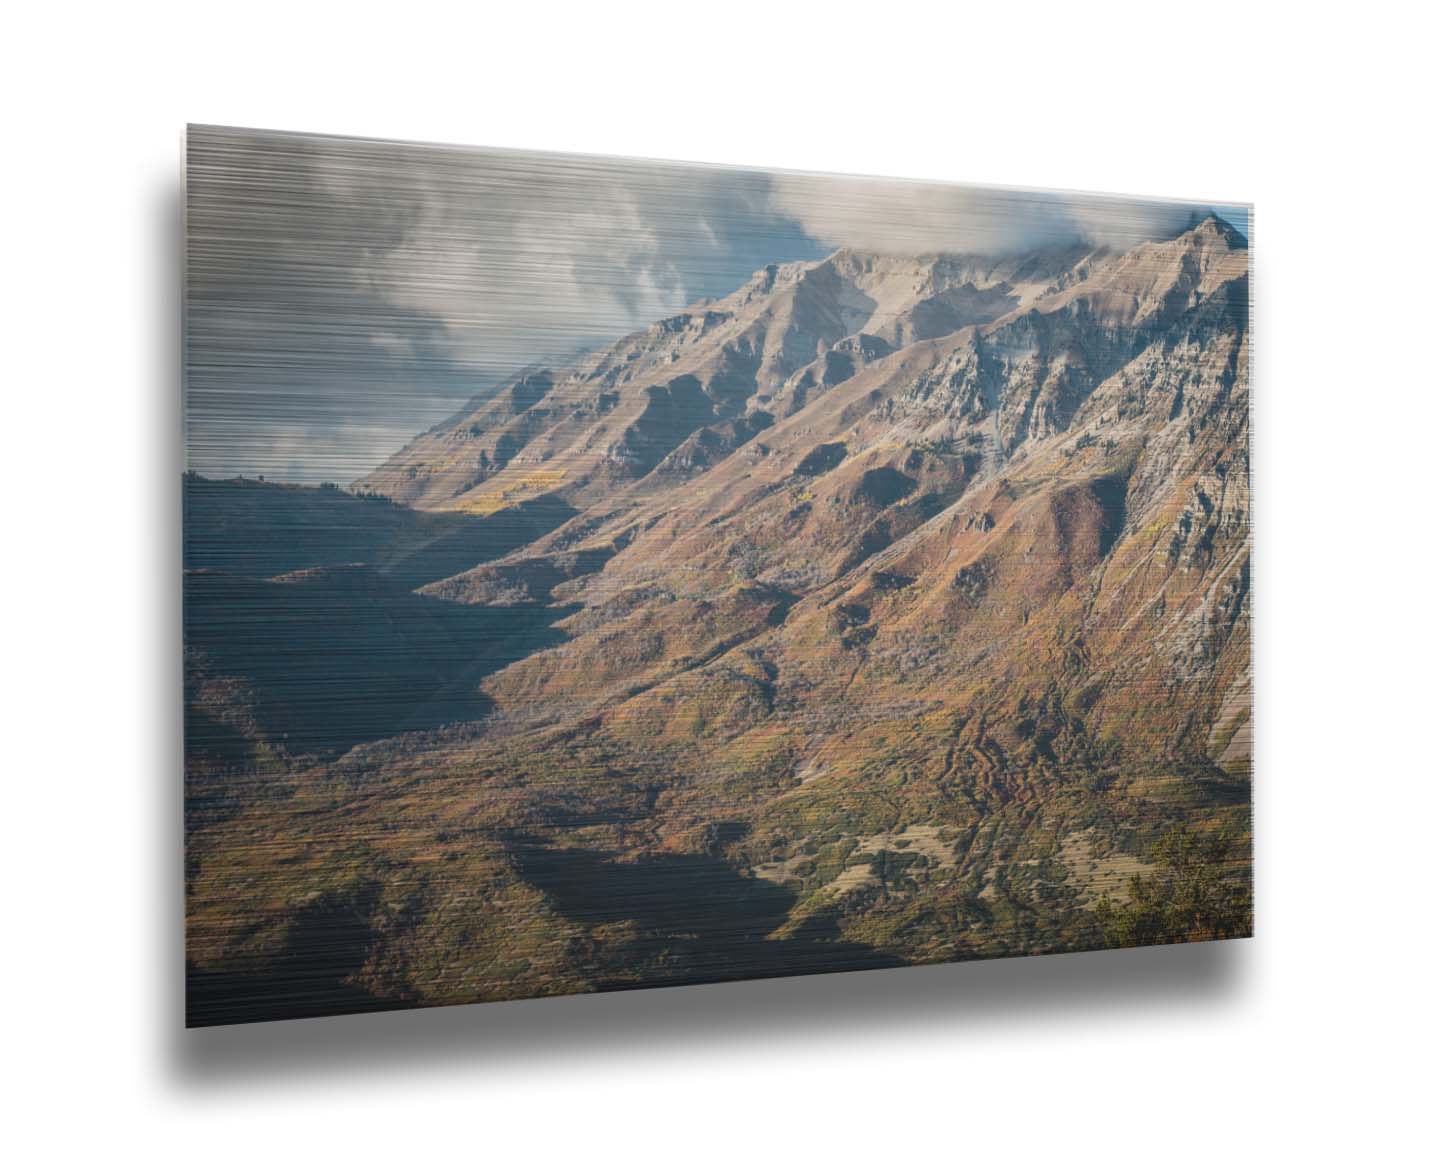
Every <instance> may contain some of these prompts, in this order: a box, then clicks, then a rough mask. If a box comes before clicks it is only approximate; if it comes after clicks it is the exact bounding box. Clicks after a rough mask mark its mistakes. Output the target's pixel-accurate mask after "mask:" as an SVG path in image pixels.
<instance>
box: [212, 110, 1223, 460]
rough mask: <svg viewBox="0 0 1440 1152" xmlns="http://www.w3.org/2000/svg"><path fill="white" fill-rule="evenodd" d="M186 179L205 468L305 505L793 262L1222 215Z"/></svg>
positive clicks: (702, 182)
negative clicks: (539, 379)
mask: <svg viewBox="0 0 1440 1152" xmlns="http://www.w3.org/2000/svg"><path fill="white" fill-rule="evenodd" d="M186 172H187V177H186V182H187V189H186V216H187V219H186V228H187V247H186V278H187V285H186V307H187V313H186V348H185V355H186V455H187V466H188V467H191V468H195V469H198V470H199V471H201V472H203V473H205V474H206V475H211V476H234V475H237V474H243V475H246V476H254V475H256V474H264V475H265V476H266V478H267V479H271V480H287V481H295V482H304V483H317V482H319V481H322V480H332V481H337V482H341V483H343V482H347V481H350V480H354V479H357V478H358V477H360V476H361V475H363V474H364V473H366V472H368V471H369V470H370V469H371V468H373V467H374V466H375V465H377V464H379V463H380V462H381V461H382V460H384V459H385V457H387V456H388V455H389V454H390V453H391V452H393V451H395V450H396V449H397V448H399V447H401V446H402V445H403V444H404V443H405V442H406V441H408V440H409V439H410V438H411V437H412V436H414V435H415V434H416V433H418V432H421V431H424V430H425V429H426V428H429V427H431V426H432V425H434V424H436V423H437V422H439V421H440V420H443V419H445V418H446V417H447V416H449V415H451V414H452V413H453V412H454V411H455V410H456V409H458V408H459V407H460V406H461V405H462V404H464V403H465V402H466V401H467V400H469V399H470V398H471V397H472V396H474V395H476V394H477V393H480V392H483V391H485V390H486V389H488V388H492V387H494V386H495V385H496V384H497V383H498V382H499V381H501V380H503V379H504V378H505V377H507V376H509V375H510V374H511V373H513V372H514V371H516V370H517V369H518V368H521V367H523V366H525V365H526V364H529V363H532V362H534V361H537V360H547V359H561V358H564V357H567V356H570V355H573V354H574V353H575V352H576V351H578V350H580V349H582V348H585V347H593V346H596V345H600V344H604V343H606V342H608V341H610V340H613V339H615V338H616V337H618V336H621V335H623V334H624V333H626V332H629V331H632V330H633V329H635V328H638V327H642V326H644V325H645V324H648V323H650V322H651V321H654V320H657V319H659V318H661V317H663V316H666V315H668V314H670V313H672V312H674V311H675V310H677V309H679V308H681V307H683V306H684V305H686V304H689V303H691V302H692V301H694V300H696V299H698V298H700V297H702V296H721V295H724V294H726V293H728V292H730V291H732V290H733V289H735V288H736V287H738V286H739V285H740V284H741V283H743V282H744V281H745V280H746V279H748V277H749V276H750V274H751V273H752V272H753V271H754V270H755V269H757V268H759V267H761V266H763V265H765V264H767V263H769V262H771V261H785V260H796V259H817V258H819V257H821V256H823V255H825V254H826V253H827V252H829V251H832V250H833V249H835V248H838V247H842V246H849V247H856V248H869V249H878V250H882V251H887V252H897V253H916V254H919V253H925V252H935V251H983V252H1002V251H1014V250H1018V249H1023V248H1027V247H1038V246H1042V245H1046V244H1054V243H1064V242H1069V241H1073V240H1075V239H1086V240H1089V241H1092V242H1094V243H1102V244H1107V245H1110V246H1112V247H1116V248H1125V247H1129V246H1131V245H1133V244H1135V243H1138V242H1140V241H1142V240H1146V239H1151V238H1155V237H1161V236H1166V235H1172V234H1174V233H1175V232H1177V231H1179V230H1180V229H1182V228H1184V227H1185V226H1186V224H1187V223H1188V222H1189V221H1190V220H1191V219H1192V218H1193V216H1194V214H1195V213H1196V212H1197V211H1205V210H1206V209H1207V208H1208V206H1206V205H1198V204H1175V203H1161V202H1152V201H1142V200H1133V199H1118V198H1102V197H1088V196H1077V195H1069V194H1066V195H1052V194H1045V193H1038V192H1033V191H1018V190H1012V189H997V188H980V187H969V186H962V185H937V184H923V183H916V182H907V181H893V180H879V179H869V178H859V177H836V176H817V175H811V174H800V173H768V172H758V171H745V170H739V169H725V168H710V167H700V166H689V165H678V164H656V163H649V162H639V161H626V160H613V159H602V158H594V157H583V156H562V155H553V154H546V153H517V152H501V151H493V150H484V149H466V148H448V147H437V146H431V145H413V144H397V143H392V142H381V141H365V140H354V139H343V138H335V137H323V136H305V135H292V134H284V133H261V132H252V131H246V130H239V129H222V128H194V127H192V128H191V129H190V131H189V137H188V146H187V157H186ZM1216 208H1217V210H1218V211H1220V213H1221V215H1223V216H1225V217H1226V218H1227V219H1230V220H1231V221H1232V222H1233V223H1235V224H1236V225H1237V227H1240V228H1241V229H1242V230H1245V229H1246V215H1245V212H1244V210H1243V208H1236V207H1234V206H1231V207H1226V206H1216Z"/></svg>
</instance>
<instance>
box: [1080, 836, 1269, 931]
mask: <svg viewBox="0 0 1440 1152" xmlns="http://www.w3.org/2000/svg"><path fill="white" fill-rule="evenodd" d="M1234 855H1235V846H1234V842H1233V840H1232V838H1231V837H1230V836H1228V835H1226V834H1225V833H1220V834H1219V835H1216V836H1210V837H1202V836H1199V835H1196V834H1193V833H1191V832H1188V831H1186V830H1185V829H1183V828H1176V829H1173V830H1172V831H1170V832H1168V833H1166V834H1165V835H1164V836H1163V837H1161V839H1160V840H1159V841H1157V842H1156V843H1155V845H1154V846H1153V847H1152V848H1151V850H1150V858H1151V860H1152V861H1153V862H1154V863H1155V865H1156V869H1155V871H1153V872H1151V873H1150V874H1148V875H1146V876H1132V877H1131V879H1130V900H1129V902H1128V903H1125V904H1117V903H1115V902H1113V901H1111V900H1110V899H1109V898H1108V897H1107V898H1106V899H1104V900H1102V901H1101V903H1100V905H1099V907H1097V908H1096V910H1095V915H1096V919H1097V921H1098V924H1099V928H1100V931H1101V933H1102V935H1103V937H1104V940H1105V944H1106V946H1107V947H1111V948H1130V947H1135V946H1137V945H1141V944H1179V943H1182V942H1185V941H1191V940H1226V939H1230V938H1232V937H1235V936H1248V935H1249V934H1250V932H1251V931H1252V930H1253V929H1252V919H1253V910H1252V904H1251V897H1250V884H1249V875H1248V868H1247V869H1245V875H1244V876H1240V877H1237V876H1236V875H1235V874H1234V870H1233V868H1232V867H1231V860H1232V858H1233V856H1234Z"/></svg>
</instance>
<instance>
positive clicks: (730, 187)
mask: <svg viewBox="0 0 1440 1152" xmlns="http://www.w3.org/2000/svg"><path fill="white" fill-rule="evenodd" d="M1201 175H1203V173H1202V174H1201ZM186 177H187V191H186V206H187V222H186V228H187V237H186V247H187V254H186V291H185V302H186V319H185V382H184V385H185V439H186V452H187V460H186V464H187V471H186V473H185V476H184V478H183V489H184V565H185V577H184V617H185V619H184V640H185V655H184V661H185V677H184V692H185V825H186V841H185V882H186V919H187V932H186V948H187V965H186V971H187V992H188V1019H189V1022H190V1023H191V1024H197V1025H198V1024H216V1023H229V1022H240V1021H255V1020H268V1019H277V1018H282V1017H290V1016H302V1015H317V1014H326V1013H342V1012H361V1011H370V1010H375V1009H383V1008H398V1007H410V1006H420V1005H435V1004H457V1003H468V1002H474V1001H488V1000H504V999H511V998H516V997H532V996H552V995H560V994H566V993H576V992H588V991H593V990H599V989H621V988H641V987H653V986H658V985H668V984H683V983H691V982H698V981H715V980H733V979H741V978H747V977H760V976H782V975H793V974H800V973H814V972H835V971H842V970H851V969H860V968H876V967H884V966H890V965H908V964H929V963H937V962H945V961H954V960H968V959H974V958H981V957H1001V956H1021V955H1032V954H1037V953H1050V952H1065V951H1072V950H1079V949H1093V948H1108V947H1124V946H1130V945H1140V944H1157V943H1173V942H1182V941H1194V940H1211V939H1218V938H1225V937H1236V936H1245V935H1248V934H1249V933H1250V932H1251V907H1252V902H1251V863H1250V862H1251V740H1250V728H1251V647H1250V452H1249V437H1250V296H1249V284H1250V247H1249V235H1250V213H1249V211H1248V209H1247V208H1245V207H1243V206H1238V205H1233V204H1192V203H1175V202H1168V201H1167V202H1155V201H1149V200H1143V199H1125V198H1118V197H1103V196H1088V195H1077V194H1059V193H1053V194H1052V193H1046V192H1038V191H1021V190H1013V189H1003V188H989V187H964V186H943V185H934V184H919V183H907V182H902V181H890V180H879V179H862V178H855V177H839V176H822V175H813V174H803V173H790V172H758V171H743V170H735V169H725V168H709V167H699V166H681V165H673V164H659V163H649V162H636V161H623V160H612V159H597V158H589V157H579V156H556V155H545V154H538V153H534V154H532V153H518V152H500V151H488V150H475V149H460V148H449V147H434V146H420V145H411V144H400V143H388V142H379V141H368V140H352V139H337V138H326V137H317V136H302V135H293V134H282V133H267V132H254V131H241V130H235V129H220V128H192V129H190V131H189V134H188V148H187V157H186Z"/></svg>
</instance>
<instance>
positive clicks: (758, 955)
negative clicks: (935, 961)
mask: <svg viewBox="0 0 1440 1152" xmlns="http://www.w3.org/2000/svg"><path fill="white" fill-rule="evenodd" d="M511 852H512V856H513V859H514V861H515V863H516V865H517V867H518V868H519V870H520V873H521V875H523V876H524V877H525V879H526V880H527V881H529V882H530V883H531V884H534V885H535V886H536V887H538V888H540V889H542V890H543V891H544V892H545V893H546V894H547V895H548V896H549V897H550V898H551V900H552V901H553V903H554V906H555V909H556V911H558V912H559V913H560V914H561V915H562V916H565V917H566V918H567V919H569V920H572V921H574V922H575V923H577V924H581V925H583V926H585V927H586V928H596V927H598V926H600V925H603V924H611V923H620V922H623V921H629V922H632V923H633V924H634V925H635V927H636V928H637V930H638V931H637V936H636V939H635V941H634V942H633V944H632V945H630V947H629V948H628V950H627V951H626V953H625V955H624V956H623V957H622V958H621V960H620V961H619V963H618V965H617V968H616V970H613V971H596V972H591V973H588V975H590V976H591V977H592V978H593V979H594V980H595V981H596V984H597V986H598V987H599V988H600V989H602V990H607V989H620V988H633V987H637V986H647V987H656V986H665V985H675V984H694V983H700V982H705V983H710V982H718V981H725V980H746V979H754V978H757V977H764V976H789V975H796V974H799V973H804V972H842V971H854V970H857V969H865V968H887V967H894V966H897V965H899V964H901V963H902V961H901V960H899V959H898V958H897V957H894V956H891V955H888V954H886V953H883V952H878V951H876V950H875V949H873V948H869V947H867V946H865V945H863V944H855V943H851V942H849V941H844V940H840V939H838V938H837V936H836V933H835V930H834V925H824V924H812V925H809V926H808V929H807V930H804V931H802V932H801V934H799V935H796V936H792V937H789V938H786V939H770V938H769V936H770V933H772V932H774V931H775V930H776V929H777V928H779V927H780V926H781V925H782V924H783V923H784V922H785V918H786V915H787V913H788V912H789V911H790V908H791V907H792V906H793V905H794V903H795V895H794V893H792V892H791V891H790V890H789V889H787V888H785V887H783V886H781V885H779V884H773V883H770V882H769V881H765V880H757V879H753V878H751V877H748V876H745V875H743V874H741V873H740V872H738V871H736V870H735V869H733V868H731V867H730V866H729V865H728V864H726V863H725V861H723V860H720V859H717V858H716V857H713V856H704V855H699V854H681V853H668V854H661V855H653V856H645V857H641V858H639V859H634V860H617V859H615V858H614V857H612V856H608V855H606V854H604V853H601V852H593V851H587V850H581V849H563V848H548V847H546V846H545V845H543V844H540V843H538V842H533V841H527V842H522V843H514V844H512V845H511Z"/></svg>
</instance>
